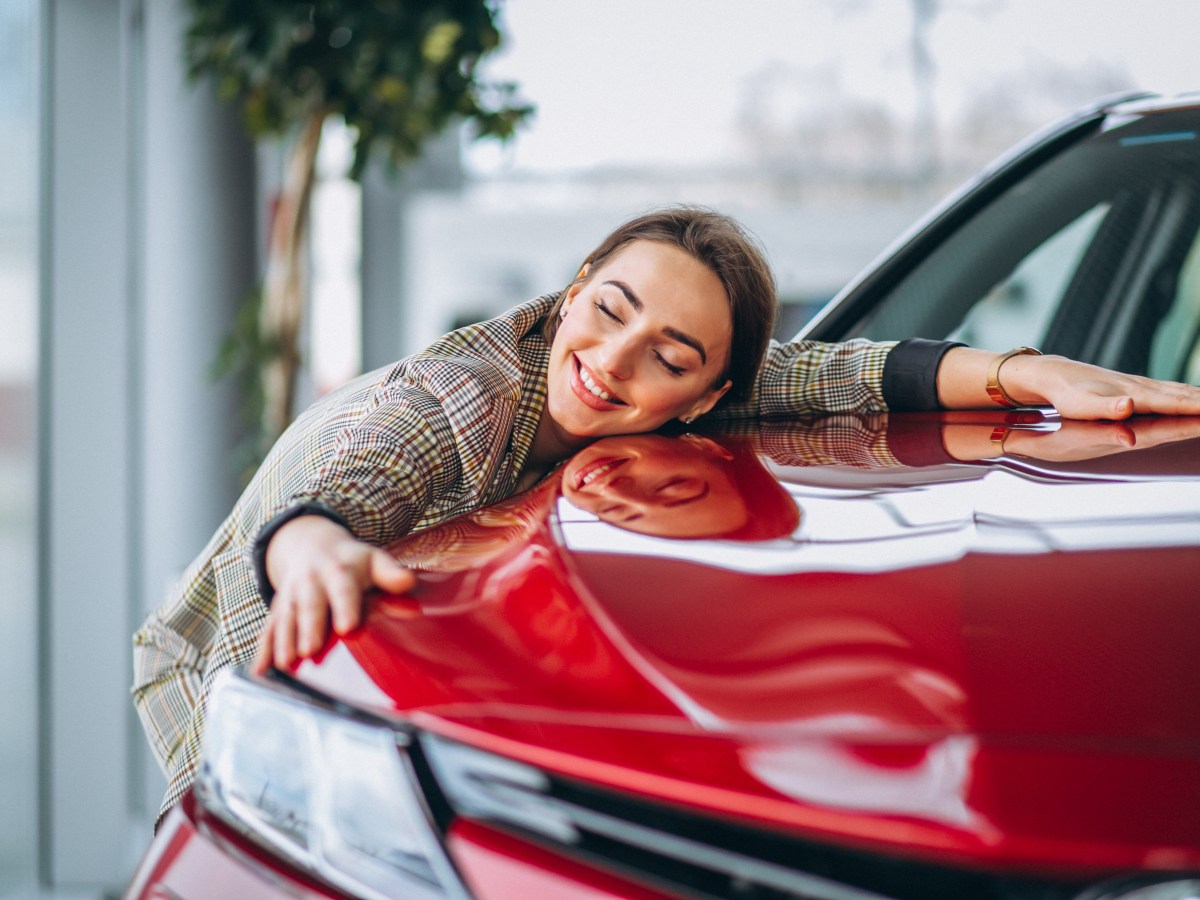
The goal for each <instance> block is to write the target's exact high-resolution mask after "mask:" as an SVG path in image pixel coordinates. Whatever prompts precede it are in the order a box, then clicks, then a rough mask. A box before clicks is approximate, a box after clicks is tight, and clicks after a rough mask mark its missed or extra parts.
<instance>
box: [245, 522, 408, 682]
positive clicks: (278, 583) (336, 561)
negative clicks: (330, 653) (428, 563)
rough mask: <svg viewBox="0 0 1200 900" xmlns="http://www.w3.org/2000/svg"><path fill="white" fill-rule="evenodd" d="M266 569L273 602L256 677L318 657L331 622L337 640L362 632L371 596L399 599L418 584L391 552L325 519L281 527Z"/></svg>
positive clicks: (270, 547) (271, 548) (273, 540)
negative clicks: (365, 597)
mask: <svg viewBox="0 0 1200 900" xmlns="http://www.w3.org/2000/svg"><path fill="white" fill-rule="evenodd" d="M266 563H267V575H268V576H269V577H270V579H271V584H273V585H274V586H275V597H274V599H273V600H272V602H271V611H270V613H269V614H268V616H267V624H266V626H265V627H264V629H263V634H262V639H261V640H260V642H259V650H258V656H257V657H256V658H255V660H254V664H253V667H252V668H253V670H254V671H255V672H256V673H258V674H261V673H263V672H265V671H266V670H267V669H268V668H269V667H270V666H272V665H275V666H279V667H281V668H285V667H287V666H290V665H291V664H292V663H293V662H294V661H295V660H296V659H297V658H304V657H309V656H312V655H313V654H315V653H316V652H317V651H318V650H320V649H321V647H322V646H323V645H324V643H325V639H326V637H327V636H328V634H329V622H330V618H331V617H332V620H333V629H334V631H336V632H337V633H338V634H346V633H347V632H349V631H352V630H353V629H354V628H356V627H358V625H359V623H360V622H361V620H362V604H363V595H364V594H365V593H366V592H367V591H369V590H372V589H376V588H377V589H379V590H382V591H386V592H388V593H397V594H398V593H403V592H405V591H408V590H411V589H412V588H413V586H414V585H415V584H416V577H415V576H414V575H413V574H412V573H411V572H410V571H409V570H408V569H406V568H404V567H403V566H401V565H400V564H399V563H397V562H396V561H395V560H394V559H392V557H391V556H389V555H388V554H387V553H386V552H384V551H383V550H380V549H379V548H378V547H373V546H371V545H370V544H366V543H363V542H362V541H360V540H358V539H357V538H355V537H354V536H353V535H351V534H350V532H349V531H347V530H346V529H345V528H343V527H342V526H341V525H338V524H337V523H336V522H333V521H331V520H329V519H326V518H323V517H321V516H300V517H299V518H296V519H293V520H292V521H290V522H288V523H287V524H286V525H284V526H283V527H282V528H280V529H279V531H278V532H276V534H275V536H274V537H273V538H272V539H271V543H270V545H269V546H268V548H267V559H266Z"/></svg>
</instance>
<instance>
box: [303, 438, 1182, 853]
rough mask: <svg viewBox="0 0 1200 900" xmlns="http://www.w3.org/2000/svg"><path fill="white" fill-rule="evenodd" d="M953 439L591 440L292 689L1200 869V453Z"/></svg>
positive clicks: (612, 774)
mask: <svg viewBox="0 0 1200 900" xmlns="http://www.w3.org/2000/svg"><path fill="white" fill-rule="evenodd" d="M898 422H903V425H904V428H903V429H898V427H897V423H898ZM938 428H939V422H938V420H936V419H931V418H920V417H909V418H907V419H902V418H901V417H893V421H892V422H891V423H888V422H887V421H886V420H882V419H879V420H861V419H855V420H842V421H840V422H838V421H829V420H826V421H822V422H819V423H809V424H804V423H786V424H774V425H771V426H768V427H766V428H764V429H762V430H759V431H757V432H755V433H753V434H749V435H743V436H739V437H730V436H721V435H709V436H706V437H703V438H700V437H697V436H692V435H688V436H684V437H681V438H658V437H657V436H656V438H655V440H654V441H648V442H646V441H644V442H642V443H637V441H634V442H633V443H626V444H622V443H608V444H606V443H605V442H600V443H599V444H597V445H593V448H590V449H591V455H589V456H586V457H583V456H582V455H581V458H576V459H575V460H572V461H571V462H569V463H568V464H567V465H566V466H564V467H563V468H561V469H560V470H559V471H558V472H556V473H555V474H554V475H553V476H552V477H550V478H548V479H547V480H546V481H544V482H543V483H542V484H541V485H539V486H538V487H537V488H535V489H534V490H533V491H531V492H529V493H527V494H525V495H522V496H521V497H517V498H513V499H511V500H509V501H505V502H504V503H501V504H498V505H496V506H494V507H491V508H489V509H488V510H485V511H482V512H481V513H478V514H475V515H473V516H468V517H464V518H462V519H459V520H456V521H454V522H451V523H448V524H447V525H446V526H442V527H440V528H437V529H431V530H429V531H427V532H422V533H419V534H417V535H413V536H411V537H409V538H407V539H405V540H403V541H401V542H399V543H398V544H397V545H395V547H394V548H393V551H394V552H395V553H396V555H397V556H398V557H399V558H400V559H402V560H403V561H404V562H406V563H407V564H409V565H413V566H414V567H420V568H423V569H424V570H425V571H424V573H423V574H422V576H421V584H420V587H419V588H418V590H417V591H416V592H415V593H414V594H412V595H410V596H407V597H387V598H378V599H377V600H376V601H375V602H373V604H372V607H371V610H370V614H369V617H368V622H367V625H366V626H365V627H364V628H363V629H360V630H359V631H358V632H356V633H355V634H353V635H351V636H349V637H347V638H346V639H344V640H343V641H341V642H340V643H335V644H334V645H333V646H332V647H331V648H330V649H329V650H328V651H327V653H326V654H325V655H324V657H323V658H322V659H321V660H320V661H319V662H318V663H315V664H306V665H304V666H303V667H302V668H301V669H300V671H299V673H298V674H299V676H300V677H301V678H302V679H304V680H306V681H309V682H310V683H312V684H313V685H314V686H317V687H319V688H321V689H322V690H325V691H327V692H329V693H331V694H334V695H335V696H339V697H341V698H343V699H346V700H348V701H350V702H352V703H356V704H359V705H364V706H369V707H372V708H375V709H377V710H383V711H385V712H387V713H388V714H397V715H401V716H403V717H405V718H408V719H411V720H413V721H415V722H417V723H418V724H419V725H421V726H423V727H426V728H429V729H432V730H434V731H438V732H440V733H442V734H444V735H447V736H450V737H457V738H459V739H462V740H466V741H469V742H471V743H473V744H475V745H477V746H480V747H483V748H485V749H491V750H495V751H497V752H501V753H504V754H506V755H509V756H513V757H516V758H521V759H524V760H526V761H528V762H531V763H533V764H535V765H540V766H544V767H546V768H549V769H552V770H555V771H558V772H560V773H563V774H568V775H575V776H577V777H582V778H586V779H587V780H589V781H593V782H597V781H598V782H602V783H607V784H610V785H611V786H613V787H617V788H623V789H628V790H636V791H637V792H639V793H642V794H650V795H657V796H660V797H662V798H664V799H668V800H674V801H677V802H682V803H688V804H695V805H701V806H705V807H708V808H710V809H712V810H716V811H719V812H723V813H726V814H730V815H737V816H743V817H750V818H753V819H758V820H761V821H768V822H775V823H776V824H778V825H780V826H787V827H791V828H795V829H799V830H801V831H804V830H816V831H819V832H820V833H822V834H826V835H828V834H829V833H831V832H833V833H842V834H844V835H845V836H846V837H847V838H849V839H854V840H858V841H866V842H887V843H893V842H894V843H896V844H900V843H903V844H904V845H905V846H906V847H908V848H909V852H914V851H915V852H918V853H919V852H921V851H922V849H925V850H930V851H932V850H934V849H936V850H939V851H942V852H945V851H947V850H952V851H955V850H956V851H958V852H960V853H962V854H964V855H967V856H975V857H980V856H982V857H986V858H988V859H992V860H1000V861H1010V862H1011V861H1023V862H1042V863H1047V864H1049V863H1053V864H1055V865H1061V864H1078V865H1090V864H1100V863H1101V862H1103V863H1104V864H1106V865H1115V864H1121V865H1135V864H1136V865H1149V866H1157V867H1171V866H1184V865H1193V866H1194V865H1198V864H1200V824H1198V823H1200V816H1197V815H1196V808H1197V801H1200V700H1198V699H1197V698H1198V697H1200V692H1197V690H1196V686H1197V685H1198V684H1200V654H1198V653H1196V652H1195V635H1196V634H1197V632H1198V631H1200V628H1198V626H1200V609H1198V605H1197V602H1196V601H1197V597H1198V596H1200V594H1198V591H1197V585H1200V442H1198V441H1197V440H1194V439H1193V440H1189V441H1181V442H1176V443H1174V444H1168V445H1162V446H1159V447H1157V448H1155V449H1153V450H1145V451H1132V452H1129V453H1124V454H1121V455H1119V456H1110V457H1105V458H1102V459H1092V460H1086V461H1081V462H1072V463H1051V462H1046V461H1039V460H1034V459H1028V458H1024V459H1013V458H999V459H994V460H990V461H985V462H980V463H970V464H963V463H955V462H952V461H948V460H946V459H945V458H944V455H943V456H941V457H940V459H939V455H940V439H939V431H938ZM901 431H902V432H903V440H900V439H899V438H898V435H900V434H901ZM922 441H923V442H924V444H923V445H922ZM656 442H666V443H665V444H659V445H657V446H655V444H656ZM914 442H915V443H914ZM901 444H903V452H901V449H900V445H901ZM922 446H924V447H925V450H922V449H921V448H922ZM914 447H916V450H915V451H914V449H913V448H914ZM673 448H674V449H673ZM676 451H678V452H676ZM926 451H928V452H926ZM656 454H657V456H656ZM664 454H665V456H664ZM1139 454H1140V455H1139ZM703 457H707V459H705V458H703ZM914 460H915V461H917V462H920V463H922V464H921V465H911V464H909V465H906V464H905V461H907V462H909V463H911V462H913V461H914ZM706 465H707V466H708V468H707V469H706V468H705V466H706ZM767 473H769V475H767ZM619 479H624V481H620V480H619ZM688 479H693V480H691V481H689V480H688ZM725 482H728V483H731V484H733V485H734V487H735V488H739V487H740V488H743V490H742V491H741V492H740V493H739V492H738V491H737V490H735V491H733V492H732V493H730V492H728V491H725V492H724V494H722V491H723V490H724V487H725ZM656 492H657V493H656ZM714 495H721V496H720V501H719V504H718V505H719V506H720V507H721V508H720V509H717V508H716V507H713V508H711V509H706V508H705V506H704V504H706V503H707V504H710V505H711V502H710V501H709V499H708V498H711V497H713V496H714ZM655 498H657V501H655ZM688 498H697V499H688ZM639 502H640V503H642V506H637V505H636V504H637V503H639ZM655 502H657V503H658V505H659V506H660V507H663V509H665V510H666V512H667V514H666V515H664V516H661V517H659V518H658V519H656V518H655V517H654V515H655V510H654V508H652V507H653V506H654V503H655ZM672 503H674V504H675V505H670V504H672ZM672 517H673V518H674V520H675V521H677V522H678V523H679V524H678V529H679V530H680V531H682V532H686V533H688V537H686V538H673V537H670V536H667V535H666V532H669V531H670V530H671V525H670V522H671V521H672ZM615 522H619V523H620V524H614V523H615ZM633 529H637V530H633Z"/></svg>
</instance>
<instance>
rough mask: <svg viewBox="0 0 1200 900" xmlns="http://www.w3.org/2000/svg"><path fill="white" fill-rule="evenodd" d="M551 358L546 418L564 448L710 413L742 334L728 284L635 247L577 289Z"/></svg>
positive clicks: (655, 247) (661, 252) (692, 264)
mask: <svg viewBox="0 0 1200 900" xmlns="http://www.w3.org/2000/svg"><path fill="white" fill-rule="evenodd" d="M562 309H563V310H565V311H566V316H565V317H564V318H563V319H562V321H561V322H560V323H559V328H558V332H557V333H556V335H555V338H554V344H553V346H552V347H551V351H550V367H549V372H548V385H547V398H546V411H547V413H548V416H549V421H550V424H551V426H552V427H553V428H554V430H555V433H556V436H557V437H558V439H559V440H560V441H561V442H562V443H563V444H564V445H565V446H578V445H579V444H580V439H581V438H582V439H589V438H597V437H603V436H604V435H612V434H637V433H642V432H647V431H653V430H654V429H656V428H658V427H659V426H660V425H662V424H663V423H665V422H668V421H670V420H671V419H674V418H680V417H684V416H693V417H694V416H697V415H701V414H703V413H705V412H707V411H708V410H709V409H710V408H711V407H712V405H713V404H714V403H716V402H717V400H719V399H720V397H721V395H722V394H723V393H724V392H725V390H726V387H727V385H728V383H727V382H726V383H725V386H722V385H720V384H718V385H717V387H715V388H714V387H713V385H714V382H716V381H717V379H718V378H719V377H720V375H721V373H722V372H723V371H725V364H726V360H727V358H728V356H729V344H730V340H731V335H732V333H733V324H732V318H731V316H730V312H729V300H728V298H727V296H726V294H725V289H724V287H723V286H722V285H721V282H720V279H718V278H717V276H716V275H715V274H714V273H713V272H712V270H710V269H709V268H708V267H707V266H705V265H704V264H703V263H701V262H699V261H698V260H696V259H695V258H693V257H692V256H691V255H689V254H688V253H686V252H685V251H683V250H681V249H679V248H678V247H674V246H672V245H669V244H662V243H657V242H653V241H634V242H633V243H631V244H629V245H627V246H626V247H623V248H622V249H621V250H619V251H617V253H615V254H614V255H613V256H612V257H611V258H610V259H609V260H608V261H607V262H606V263H604V264H603V265H602V266H600V267H599V268H598V269H596V270H594V271H592V272H591V273H590V274H589V275H588V277H587V278H586V280H584V281H582V282H577V283H576V284H574V285H572V286H571V288H570V290H569V291H568V293H567V299H566V301H565V303H564V305H563V307H562Z"/></svg>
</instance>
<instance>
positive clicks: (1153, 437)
mask: <svg viewBox="0 0 1200 900" xmlns="http://www.w3.org/2000/svg"><path fill="white" fill-rule="evenodd" d="M996 427H997V426H995V425H994V424H985V423H962V422H948V423H947V424H945V425H943V426H942V440H943V443H944V445H945V447H946V452H948V453H949V454H950V455H951V456H953V457H954V458H955V459H960V460H975V459H988V458H990V457H993V456H999V455H1000V447H999V446H997V444H998V443H999V444H1001V445H1003V451H1004V452H1005V453H1009V454H1013V455H1017V456H1027V457H1030V458H1032V459H1041V460H1045V461H1047V462H1073V461H1077V460H1084V459H1096V458H1098V457H1102V456H1109V455H1111V454H1114V453H1123V452H1125V451H1126V450H1133V449H1138V450H1146V449H1149V448H1151V447H1157V446H1159V445H1160V444H1169V443H1171V442H1173V441H1185V440H1188V439H1190V438H1196V437H1200V416H1181V417H1174V416H1154V417H1147V418H1141V417H1137V418H1132V419H1126V420H1125V421H1122V422H1112V421H1109V422H1104V421H1096V422H1085V421H1079V420H1072V419H1063V420H1062V422H1061V423H1060V425H1059V428H1058V429H1057V430H1055V431H1043V430H1037V429H1035V430H1025V429H1022V428H1019V427H1018V428H1012V429H1006V430H1005V431H1004V432H1003V438H1002V439H1001V440H999V441H998V442H997V441H996V440H995V439H994V435H995V432H996Z"/></svg>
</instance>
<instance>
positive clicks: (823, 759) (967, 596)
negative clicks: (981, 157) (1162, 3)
mask: <svg viewBox="0 0 1200 900" xmlns="http://www.w3.org/2000/svg"><path fill="white" fill-rule="evenodd" d="M880 332H882V333H880ZM810 333H811V335H812V336H816V337H821V338H826V339H829V338H839V339H840V338H844V337H849V336H854V335H857V334H865V335H867V336H872V337H894V338H900V337H905V336H908V335H909V334H922V335H924V336H927V337H944V336H960V337H961V338H962V339H965V340H968V341H970V342H972V343H976V344H979V345H983V346H1009V345H1014V344H1017V343H1027V344H1034V345H1040V346H1042V347H1043V348H1044V349H1046V350H1049V351H1053V352H1065V353H1069V354H1071V355H1073V356H1076V357H1081V358H1085V359H1091V360H1093V361H1097V362H1100V363H1103V364H1106V365H1111V366H1115V367H1118V368H1123V369H1125V370H1127V371H1144V372H1149V373H1151V374H1154V375H1157V376H1161V377H1173V378H1179V379H1183V380H1190V381H1198V380H1200V378H1198V377H1197V375H1198V374H1200V107H1198V106H1197V103H1196V102H1191V103H1189V102H1180V101H1163V100H1146V99H1142V100H1137V101H1133V102H1125V103H1121V104H1112V105H1108V106H1104V107H1101V108H1097V109H1093V110H1088V111H1084V112H1083V113H1081V114H1080V115H1079V116H1077V117H1074V118H1073V119H1071V120H1070V121H1069V122H1066V123H1063V124H1061V125H1059V126H1057V127H1056V128H1055V129H1052V130H1050V131H1049V132H1047V133H1046V134H1044V135H1042V136H1040V137H1039V138H1038V139H1037V140H1035V141H1033V142H1031V143H1029V144H1028V145H1026V146H1024V147H1023V148H1019V149H1018V150H1017V151H1014V153H1013V154H1012V155H1010V156H1009V157H1007V158H1006V159H1005V160H1004V161H1002V162H1001V163H1000V164H998V165H997V166H996V167H994V168H993V169H991V170H989V172H987V173H985V174H984V175H983V176H982V177H981V178H980V180H979V181H978V182H977V183H975V184H974V185H973V186H972V187H970V188H969V189H968V190H966V191H965V192H963V193H962V194H961V195H959V196H958V197H957V198H955V199H954V200H952V201H951V202H950V203H949V204H948V205H947V206H946V207H945V208H943V209H942V210H941V211H940V212H938V213H937V214H935V215H934V216H933V217H932V218H931V219H930V220H929V221H928V222H927V223H925V224H924V225H923V226H921V228H919V229H918V230H917V231H915V232H914V234H913V235H912V236H911V237H910V238H909V239H908V240H907V241H906V242H904V243H902V244H901V245H899V246H898V248H897V249H895V250H894V251H892V252H891V253H890V254H889V255H888V256H887V257H886V258H885V259H884V260H883V261H882V262H881V263H880V264H879V265H878V266H877V267H875V268H874V269H873V270H872V271H871V272H870V273H868V274H867V275H866V276H864V278H863V279H861V280H860V281H859V282H857V283H856V284H855V285H853V286H851V288H849V289H848V290H847V291H846V292H845V293H844V294H843V296H841V297H840V298H838V299H837V300H835V302H834V304H833V305H832V306H831V308H830V309H829V310H827V311H826V313H825V314H824V315H823V317H822V318H821V319H820V320H819V321H818V322H817V323H815V324H814V325H813V326H812V327H811V329H810ZM1117 427H1118V426H1113V425H1110V424H1105V423H1079V422H1062V421H1059V420H1058V419H1057V418H1055V417H1054V416H1052V415H1048V414H1043V413H1041V412H1036V411H1019V412H1008V413H1005V412H1003V411H999V410H997V411H996V412H981V413H971V414H945V415H940V416H939V415H916V414H910V415H893V416H890V417H849V416H848V417H832V418H826V419H821V420H817V421H812V422H799V421H769V422H764V423H760V424H758V425H755V426H754V427H753V428H752V429H750V430H748V431H746V432H745V433H738V434H733V433H729V432H726V433H708V432H706V433H702V434H680V435H643V436H638V437H631V438H609V439H605V440H603V441H600V442H597V443H596V444H593V445H592V446H591V447H589V448H587V449H586V450H584V451H582V452H581V453H580V454H578V455H577V456H576V457H574V458H573V459H572V460H570V461H569V462H568V463H567V464H566V465H565V466H563V467H562V468H560V469H559V470H558V472H557V473H556V474H555V475H554V476H552V477H551V478H549V479H547V480H546V481H544V482H543V483H542V484H541V485H539V486H538V487H536V488H534V489H533V490H532V491H530V492H528V493H526V494H523V495H520V496H517V497H514V498H511V499H510V500H507V501H504V502H502V503H500V504H497V505H495V506H493V507H489V508H486V509H484V510H481V511H479V512H477V513H475V514H472V515H470V516H467V517H464V518H462V519H459V520H456V521H453V522H450V523H447V524H446V525H444V526H442V527H440V528H436V529H431V530H429V531H425V532H421V533H418V534H415V535H412V536H410V537H408V538H405V539H403V540H401V541H399V542H398V543H397V544H396V545H394V547H393V550H394V552H395V554H396V555H397V556H398V557H399V558H400V559H401V560H402V561H404V562H405V563H406V564H409V565H412V566H414V567H417V568H419V569H420V570H421V571H422V573H423V574H422V576H421V583H420V586H419V588H418V590H417V591H415V592H414V593H413V594H411V595H406V596H403V597H381V598H377V599H376V600H374V601H373V602H372V604H371V607H370V612H369V615H368V619H367V622H366V624H365V626H364V627H363V628H361V629H359V630H358V631H356V632H354V633H353V634H352V635H350V636H348V637H346V638H344V639H341V640H336V639H335V640H333V641H332V642H331V643H330V644H329V646H327V648H326V649H325V651H324V652H323V654H322V655H321V656H320V657H319V658H318V660H316V661H315V662H309V663H304V664H302V665H301V666H299V667H298V668H297V669H296V670H295V671H293V672H290V673H274V674H273V675H272V676H271V677H269V678H265V679H255V678H251V677H249V676H246V675H244V674H229V675H228V676H226V677H225V679H224V681H223V683H222V685H221V686H220V688H218V689H217V690H215V691H214V694H213V697H212V704H211V711H210V720H209V724H208V731H207V738H206V739H207V743H206V751H205V761H204V768H203V773H202V775H201V777H200V779H199V781H198V783H197V785H196V787H195V789H194V790H193V791H192V792H191V793H190V794H188V795H187V796H186V797H185V798H184V800H183V801H182V802H181V803H180V804H179V806H177V807H176V809H175V810H174V811H173V812H172V813H171V814H170V816H169V817H168V818H167V819H166V821H165V822H164V824H163V826H162V828H161V829H160V831H159V833H158V835H157V837H156V838H155V840H154V842H153V844H152V845H151V847H150V848H149V850H148V852H147V854H146V857H145V859H144V860H143V862H142V864H141V866H140V867H139V869H138V872H137V873H136V875H135V877H134V880H133V882H132V884H131V885H130V887H129V891H128V896H130V897H133V898H150V897H164V898H165V897H171V898H175V897H182V898H191V897H223V898H224V897H265V898H271V897H281V898H282V897H297V896H300V897H345V896H353V897H368V898H381V897H443V896H448V897H478V898H512V897H519V898H526V900H527V898H543V897H546V898H599V897H630V898H641V897H646V898H655V897H733V898H778V897H800V898H816V900H842V898H845V900H860V898H874V900H879V898H942V897H945V898H963V900H989V898H995V900H1060V898H1061V900H1068V898H1069V900H1118V898H1120V900H1185V898H1195V897H1200V690H1198V687H1200V651H1198V647H1197V635H1198V634H1200V436H1198V435H1200V423H1197V422H1195V421H1194V420H1192V421H1189V420H1168V419H1143V420H1140V421H1138V422H1136V423H1134V425H1133V426H1132V431H1131V432H1129V434H1131V435H1132V437H1133V439H1134V440H1135V442H1136V445H1135V446H1134V447H1133V448H1132V449H1128V448H1125V447H1118V446H1117V445H1115V444H1113V443H1112V442H1111V440H1112V437H1113V435H1114V434H1115V433H1116V432H1115V431H1114V429H1116V428H1117ZM1116 450H1119V451H1120V452H1114V451H1116Z"/></svg>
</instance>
